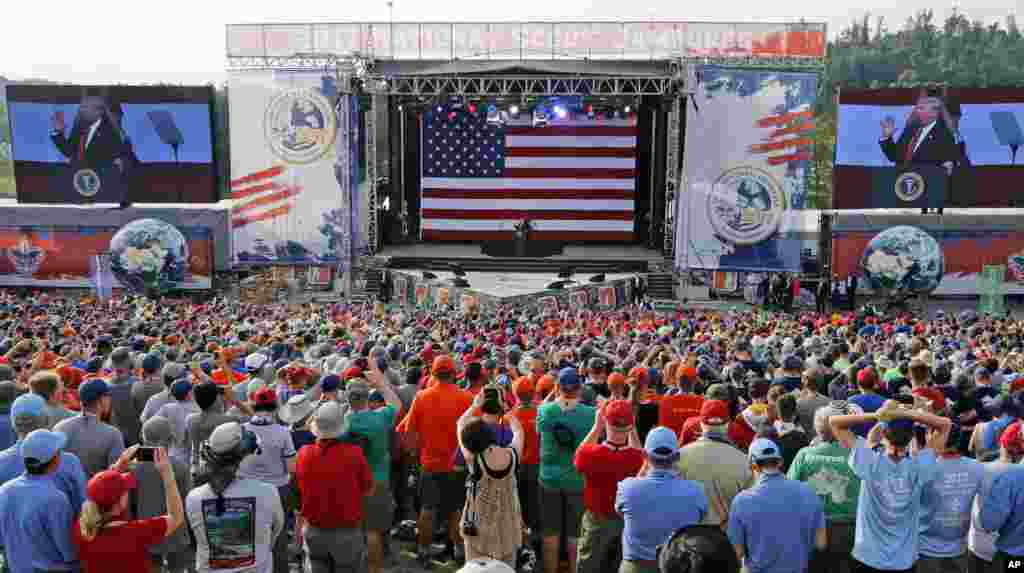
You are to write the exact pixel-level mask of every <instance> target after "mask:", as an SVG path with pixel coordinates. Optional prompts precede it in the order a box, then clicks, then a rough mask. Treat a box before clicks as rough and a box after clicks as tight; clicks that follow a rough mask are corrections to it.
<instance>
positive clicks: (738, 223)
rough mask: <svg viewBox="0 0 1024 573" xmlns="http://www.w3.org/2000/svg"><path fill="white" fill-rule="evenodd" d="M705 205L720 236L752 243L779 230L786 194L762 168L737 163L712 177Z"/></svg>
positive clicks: (734, 240)
mask: <svg viewBox="0 0 1024 573" xmlns="http://www.w3.org/2000/svg"><path fill="white" fill-rule="evenodd" d="M704 205H705V209H707V217H708V220H709V221H710V222H711V226H712V227H713V228H714V229H715V233H716V234H717V235H718V236H719V237H721V238H724V239H725V240H726V241H728V242H729V243H731V244H733V245H752V244H755V243H760V242H762V241H764V240H766V239H768V238H769V237H772V236H773V235H775V234H776V233H777V232H778V230H779V225H780V224H781V223H782V216H783V214H784V212H785V209H786V195H785V193H784V192H783V190H782V185H781V184H780V183H779V182H778V181H776V180H775V179H774V178H773V177H772V176H771V175H769V174H768V173H767V172H765V171H764V170H762V169H758V168H755V167H737V168H735V169H730V170H728V171H726V172H725V173H723V174H722V175H721V176H720V177H719V178H718V180H717V181H715V183H714V185H713V186H712V187H711V193H709V194H708V197H707V201H706V202H705V204H704Z"/></svg>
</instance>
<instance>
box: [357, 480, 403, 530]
mask: <svg viewBox="0 0 1024 573" xmlns="http://www.w3.org/2000/svg"><path fill="white" fill-rule="evenodd" d="M394 516H395V498H394V496H393V495H392V493H391V484H390V483H388V482H386V481H383V482H382V481H378V482H375V485H374V489H373V495H371V496H369V497H364V498H363V522H364V523H365V524H366V529H367V530H369V531H387V530H389V529H391V526H392V525H394V523H393V520H394Z"/></svg>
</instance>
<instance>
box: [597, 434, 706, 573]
mask: <svg viewBox="0 0 1024 573" xmlns="http://www.w3.org/2000/svg"><path fill="white" fill-rule="evenodd" d="M644 455H645V457H646V461H645V463H644V466H643V468H641V470H640V474H639V475H638V476H637V477H635V478H626V479H625V480H623V481H621V482H619V486H618V491H617V493H616V495H615V511H617V512H618V513H619V515H621V516H622V518H623V521H624V523H625V526H624V528H623V531H622V564H621V565H620V566H619V573H658V561H657V559H658V546H659V545H663V544H665V543H667V542H668V541H669V539H671V537H672V534H673V533H675V532H676V531H678V530H679V529H681V528H683V527H686V526H688V525H695V524H698V523H700V522H701V521H703V520H704V516H705V515H706V514H707V512H708V498H707V496H706V495H705V494H704V486H703V485H701V484H700V483H698V482H695V481H690V480H686V479H683V478H681V477H679V474H678V473H677V472H676V469H675V465H676V462H678V461H679V440H678V438H677V437H676V433H675V432H673V431H672V430H670V429H669V428H666V427H664V426H658V427H657V428H654V429H652V430H651V431H650V432H648V433H647V438H646V440H645V442H644Z"/></svg>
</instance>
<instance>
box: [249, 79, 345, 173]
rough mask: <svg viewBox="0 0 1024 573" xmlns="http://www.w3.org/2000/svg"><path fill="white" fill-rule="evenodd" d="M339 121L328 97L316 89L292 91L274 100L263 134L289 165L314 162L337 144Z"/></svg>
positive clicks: (265, 114) (265, 116)
mask: <svg viewBox="0 0 1024 573" xmlns="http://www.w3.org/2000/svg"><path fill="white" fill-rule="evenodd" d="M336 129H337V120H336V118H335V116H334V108H333V106H331V102H330V101H328V99H327V98H325V97H324V96H322V95H320V93H318V92H317V91H316V90H315V89H305V88H299V89H292V90H286V91H282V92H280V93H278V94H277V95H275V96H274V97H273V99H271V100H270V104H269V105H268V106H267V109H266V112H265V113H264V116H263V133H264V137H265V138H266V141H267V145H268V146H269V147H270V150H271V151H272V152H273V153H274V155H276V156H278V157H280V158H281V159H282V160H283V161H284V162H285V163H290V164H304V163H312V162H314V161H316V160H318V159H320V158H321V157H323V155H324V153H326V152H327V150H328V149H330V148H331V145H332V144H333V143H334V134H335V130H336Z"/></svg>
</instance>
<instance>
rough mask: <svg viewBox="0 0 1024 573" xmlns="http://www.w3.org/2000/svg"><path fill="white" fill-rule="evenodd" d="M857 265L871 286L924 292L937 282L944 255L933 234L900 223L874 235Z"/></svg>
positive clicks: (940, 273)
mask: <svg viewBox="0 0 1024 573" xmlns="http://www.w3.org/2000/svg"><path fill="white" fill-rule="evenodd" d="M860 266H861V269H863V270H864V275H865V276H866V277H867V279H868V282H869V283H870V284H871V286H872V288H875V289H887V290H903V291H910V292H917V293H927V292H931V291H933V290H935V289H936V288H937V287H938V286H939V282H940V281H941V280H942V274H943V270H944V268H945V258H944V257H943V255H942V248H941V247H940V246H939V242H938V241H936V240H935V238H933V237H932V236H931V235H929V234H928V233H925V232H924V231H922V230H921V229H918V228H917V227H910V226H906V225H901V226H898V227H890V228H888V229H886V230H884V231H882V232H881V233H879V234H877V235H875V236H874V238H872V239H871V242H870V243H868V246H867V247H866V248H865V249H864V255H863V256H862V257H861V260H860Z"/></svg>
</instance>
